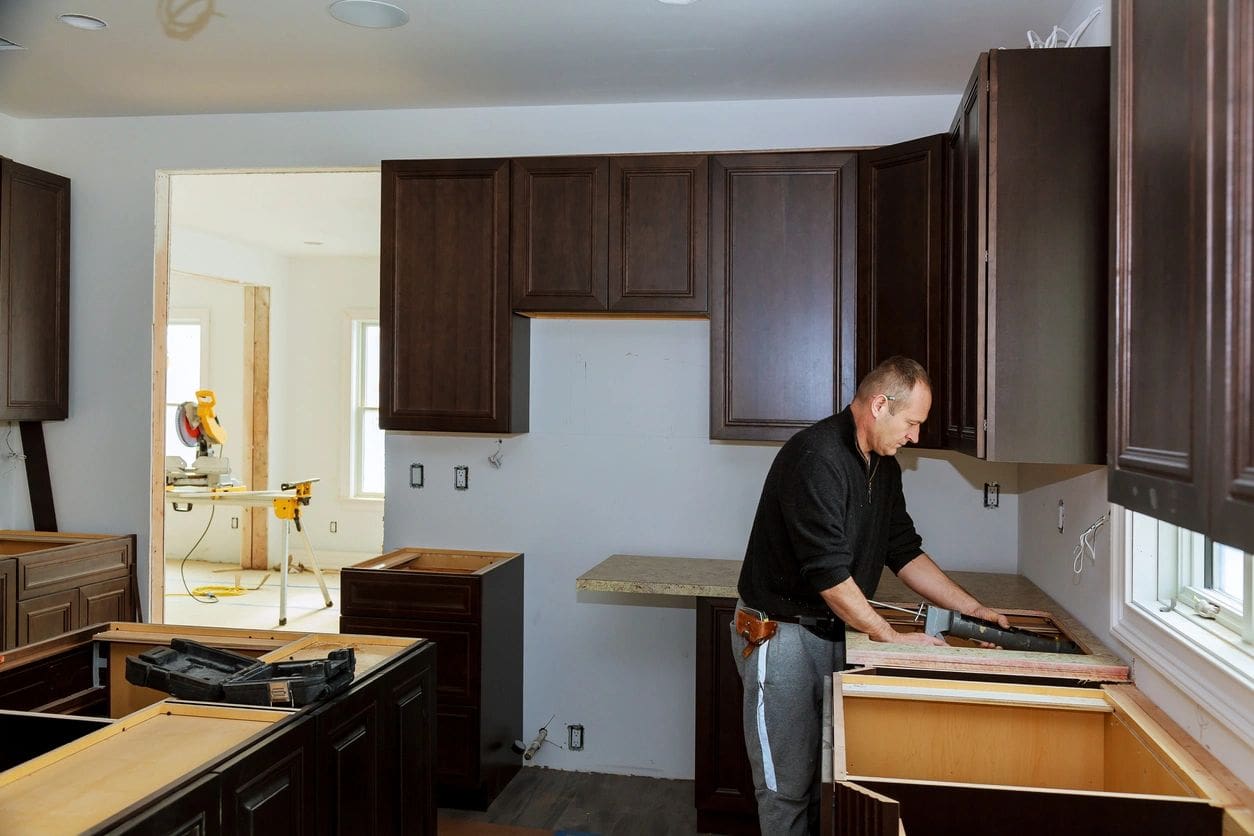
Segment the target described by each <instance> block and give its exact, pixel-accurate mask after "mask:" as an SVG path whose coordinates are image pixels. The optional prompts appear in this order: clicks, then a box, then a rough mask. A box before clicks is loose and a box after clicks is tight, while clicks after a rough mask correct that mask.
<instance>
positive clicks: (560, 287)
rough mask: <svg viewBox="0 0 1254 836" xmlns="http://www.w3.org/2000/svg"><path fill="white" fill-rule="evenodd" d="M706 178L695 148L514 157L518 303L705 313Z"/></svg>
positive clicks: (538, 308) (558, 309)
mask: <svg viewBox="0 0 1254 836" xmlns="http://www.w3.org/2000/svg"><path fill="white" fill-rule="evenodd" d="M707 180H708V175H707V169H706V157H705V156H703V155H694V154H672V155H643V156H622V157H530V158H522V159H516V160H514V161H513V163H512V196H511V201H512V211H511V216H510V223H511V229H512V239H511V245H510V257H511V263H512V268H513V270H512V283H513V305H514V308H515V310H519V311H528V312H546V313H645V314H677V315H684V314H689V315H700V314H703V313H705V310H706V282H707V279H706V229H707V218H708V214H707V212H708V206H707V198H706V195H707Z"/></svg>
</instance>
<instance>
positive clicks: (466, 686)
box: [340, 617, 482, 707]
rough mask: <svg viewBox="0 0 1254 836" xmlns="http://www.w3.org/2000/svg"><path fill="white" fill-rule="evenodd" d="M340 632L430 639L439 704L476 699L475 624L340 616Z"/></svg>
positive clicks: (478, 656)
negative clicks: (433, 644)
mask: <svg viewBox="0 0 1254 836" xmlns="http://www.w3.org/2000/svg"><path fill="white" fill-rule="evenodd" d="M340 632H341V633H356V634H362V635H371V636H405V637H410V638H423V639H430V640H431V641H433V642H435V659H436V662H435V678H436V688H435V693H436V699H437V701H438V703H439V705H440V706H441V707H443V706H444V705H445V704H452V703H472V704H477V703H478V700H479V668H480V659H481V656H482V653H481V647H480V629H479V627H478V626H475V625H468V624H467V625H463V624H456V623H448V622H438V621H408V620H406V621H401V620H395V619H380V618H348V617H344V618H341V619H340Z"/></svg>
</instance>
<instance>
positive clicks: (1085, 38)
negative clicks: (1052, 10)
mask: <svg viewBox="0 0 1254 836" xmlns="http://www.w3.org/2000/svg"><path fill="white" fill-rule="evenodd" d="M1098 8H1100V9H1101V11H1100V12H1098V14H1097V17H1095V18H1093V21H1092V22H1091V23H1089V25H1088V27H1087V28H1086V29H1085V30H1084V32H1083V33H1082V34H1081V35H1080V42H1079V44H1078V46H1110V3H1109V0H1076V2H1075V3H1074V4H1073V5H1072V6H1071V9H1070V11H1068V12H1067V14H1066V15H1064V16H1063V19H1062V20H1061V21H1059V22H1058V25H1059V26H1061V27H1062V28H1063V29H1065V30H1067V31H1068V32H1075V30H1076V27H1078V26H1079V25H1080V24H1081V23H1083V22H1084V19H1085V18H1086V17H1088V16H1089V13H1090V12H1091V11H1093V10H1094V9H1098ZM1037 34H1039V35H1041V36H1042V37H1044V36H1045V35H1047V34H1048V33H1046V32H1043V31H1041V30H1039V29H1038V30H1037Z"/></svg>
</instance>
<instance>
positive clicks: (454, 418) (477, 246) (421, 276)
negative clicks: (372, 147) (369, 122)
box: [379, 160, 529, 432]
mask: <svg viewBox="0 0 1254 836" xmlns="http://www.w3.org/2000/svg"><path fill="white" fill-rule="evenodd" d="M382 203H383V205H382V242H381V257H380V267H379V292H380V297H379V321H380V331H379V359H380V368H379V378H380V380H379V387H380V392H379V425H380V426H381V427H382V428H384V429H391V430H435V431H449V432H526V430H527V403H528V401H527V395H528V392H527V390H528V385H527V384H528V378H527V375H528V354H529V342H528V335H529V331H528V327H527V325H528V323H527V320H526V319H524V318H521V317H514V316H512V315H511V313H510V298H509V293H510V291H509V163H508V161H506V160H444V161H441V160H424V161H409V162H402V161H385V162H384V163H383V177H382Z"/></svg>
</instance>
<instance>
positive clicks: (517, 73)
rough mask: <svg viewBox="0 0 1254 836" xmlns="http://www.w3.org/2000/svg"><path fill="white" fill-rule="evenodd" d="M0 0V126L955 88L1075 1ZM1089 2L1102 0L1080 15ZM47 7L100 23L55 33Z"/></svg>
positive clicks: (930, 91)
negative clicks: (356, 4) (395, 24)
mask: <svg viewBox="0 0 1254 836" xmlns="http://www.w3.org/2000/svg"><path fill="white" fill-rule="evenodd" d="M391 2H393V3H395V4H396V5H398V6H400V7H402V8H404V9H405V10H407V11H408V12H409V15H410V20H409V23H408V24H407V25H405V26H403V27H400V28H397V29H387V30H380V29H363V28H358V27H353V26H349V25H346V24H343V23H340V22H338V21H336V20H334V19H332V18H331V16H330V15H329V14H328V13H327V7H328V6H329V5H330V0H0V37H3V38H5V39H7V40H9V41H12V42H14V43H16V44H18V45H20V46H22V47H25V49H20V50H0V113H4V114H7V115H9V116H15V117H20V118H38V117H57V116H139V115H154V114H185V113H253V112H283V111H314V110H371V109H385V108H413V107H423V108H426V107H479V106H507V105H539V104H585V103H620V102H657V101H703V100H710V101H714V100H729V99H780V98H816V97H818V98H826V97H844V96H893V95H920V94H944V93H957V92H960V91H961V89H962V86H963V83H964V82H965V81H966V79H967V75H968V73H969V72H970V70H971V66H972V63H973V61H974V59H975V56H976V55H977V54H978V53H979V52H981V51H983V50H986V49H989V48H990V47H1022V46H1026V37H1025V32H1026V30H1028V29H1034V30H1036V31H1038V32H1048V31H1049V30H1050V28H1051V27H1052V26H1053V25H1054V24H1057V23H1062V22H1063V20H1062V18H1063V16H1064V15H1066V14H1067V13H1068V11H1069V10H1070V9H1071V8H1072V6H1073V5H1074V3H1075V0H697V1H696V2H695V3H693V4H692V5H669V4H667V3H663V2H658V0H391ZM1093 5H1094V6H1096V5H1100V0H1093ZM62 12H71V13H80V14H88V15H93V16H96V17H99V18H101V19H103V20H104V21H106V22H107V23H108V27H107V28H106V29H103V30H100V31H94V32H89V31H82V30H78V29H72V28H70V27H68V26H66V25H64V24H62V23H59V22H58V21H57V19H56V18H57V15H58V14H59V13H62Z"/></svg>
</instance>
